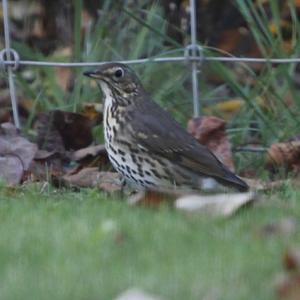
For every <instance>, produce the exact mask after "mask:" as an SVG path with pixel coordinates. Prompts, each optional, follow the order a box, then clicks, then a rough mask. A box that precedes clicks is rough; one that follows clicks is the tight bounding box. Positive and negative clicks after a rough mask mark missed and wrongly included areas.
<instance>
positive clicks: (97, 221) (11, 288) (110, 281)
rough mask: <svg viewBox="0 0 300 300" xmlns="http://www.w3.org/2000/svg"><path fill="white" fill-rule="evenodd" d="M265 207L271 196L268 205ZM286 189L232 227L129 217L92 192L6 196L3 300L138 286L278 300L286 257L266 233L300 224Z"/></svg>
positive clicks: (82, 295) (133, 212)
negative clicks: (269, 227) (290, 222)
mask: <svg viewBox="0 0 300 300" xmlns="http://www.w3.org/2000/svg"><path fill="white" fill-rule="evenodd" d="M264 197H265V196H264ZM299 197H300V190H297V191H293V190H292V189H291V188H290V187H285V188H283V189H282V190H281V191H279V192H277V193H276V194H274V195H273V196H271V197H270V196H268V197H265V198H268V199H267V201H266V202H263V203H261V204H259V205H255V206H253V207H249V208H245V209H243V210H242V211H240V212H239V213H238V214H237V215H236V216H234V217H232V218H230V219H213V218H208V217H205V216H201V215H193V216H187V215H184V214H181V213H179V212H177V211H175V210H173V209H171V208H168V207H163V208H161V209H158V210H154V209H147V208H141V207H130V206H128V205H127V204H126V202H125V201H119V200H113V199H112V198H110V197H108V196H105V195H104V194H101V193H100V192H98V191H95V190H82V191H81V192H80V193H73V192H67V191H64V192H61V191H60V192H57V191H48V192H44V193H40V192H39V190H38V189H37V188H35V187H23V188H20V189H18V190H17V191H10V190H7V189H5V188H2V190H0V199H1V200H0V237H1V238H0V265H1V268H0V294H1V299H5V300H8V299H13V300H17V299H22V300H25V299H51V300H53V299H64V300H65V299H72V300H75V299H113V298H114V297H115V296H116V295H117V294H119V293H120V292H122V291H123V290H125V289H127V288H129V287H132V286H135V287H139V288H143V289H145V290H146V291H148V292H150V293H154V294H157V295H160V296H162V297H163V298H164V299H191V300H192V299H208V298H209V297H212V298H213V299H222V300H224V299H239V300H241V299H247V300H249V299H271V298H273V296H274V286H273V285H274V280H275V277H276V275H278V273H279V272H281V271H282V265H281V259H282V254H283V252H284V250H285V249H286V248H287V247H288V246H289V245H291V244H295V243H298V244H299V243H300V232H299V231H298V232H296V233H295V234H294V235H292V236H290V237H287V236H281V235H273V236H269V237H265V236H261V234H260V232H261V228H262V227H263V226H264V225H266V224H270V223H273V222H275V223H276V222H277V221H278V220H281V219H282V218H285V217H294V218H297V219H299V217H300V204H299V200H298V198H299Z"/></svg>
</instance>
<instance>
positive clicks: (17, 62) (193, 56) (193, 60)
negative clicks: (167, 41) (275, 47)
mask: <svg viewBox="0 0 300 300" xmlns="http://www.w3.org/2000/svg"><path fill="white" fill-rule="evenodd" d="M189 6H190V37H191V38H190V44H189V45H187V46H186V47H185V49H184V51H183V55H181V56H175V57H149V58H143V59H133V60H121V61H119V62H122V63H125V64H143V63H149V62H151V63H162V62H171V63H178V62H188V63H189V64H190V65H191V79H192V95H193V114H194V117H197V116H199V115H200V114H201V99H200V89H199V85H198V82H199V78H198V76H199V73H200V72H199V71H200V69H201V64H202V62H204V61H205V62H213V61H217V62H236V63H269V64H270V63H272V64H290V63H299V62H300V58H294V57H293V58H255V57H235V56H206V55H205V54H204V51H203V48H202V47H201V46H200V45H199V44H198V42H197V28H196V27H197V17H196V1H195V0H190V4H189ZM2 8H3V22H4V43H5V48H4V49H2V51H0V65H1V66H2V69H4V70H5V71H6V72H7V78H8V84H9V92H10V99H11V106H12V111H13V118H14V123H15V126H16V127H17V128H20V120H19V113H18V106H17V96H16V87H15V82H14V72H15V71H17V69H18V67H19V66H42V67H91V66H99V65H101V64H103V63H107V62H108V61H96V62H55V61H51V62H49V61H33V60H23V59H22V58H21V56H20V54H19V53H18V52H17V51H15V50H14V49H12V48H11V41H10V22H9V15H8V11H9V9H8V0H2Z"/></svg>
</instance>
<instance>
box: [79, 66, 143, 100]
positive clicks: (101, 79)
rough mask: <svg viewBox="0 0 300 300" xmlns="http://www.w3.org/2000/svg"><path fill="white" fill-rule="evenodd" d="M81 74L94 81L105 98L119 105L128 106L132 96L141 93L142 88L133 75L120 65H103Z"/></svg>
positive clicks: (128, 69) (129, 70)
mask: <svg viewBox="0 0 300 300" xmlns="http://www.w3.org/2000/svg"><path fill="white" fill-rule="evenodd" d="M83 74H84V75H86V76H88V77H90V78H93V79H95V80H96V81H97V82H98V83H99V84H100V87H101V89H102V91H103V92H104V94H105V95H106V97H112V98H113V100H114V101H117V102H119V104H123V105H125V104H129V102H130V101H131V100H130V99H132V98H133V96H135V95H138V93H139V92H142V91H143V86H142V85H141V83H140V80H139V79H138V77H137V76H136V75H135V73H134V72H133V71H132V70H131V69H130V68H129V67H128V66H127V65H124V64H121V63H105V64H103V65H101V66H100V67H98V68H97V69H95V70H93V71H87V72H84V73H83ZM122 102H123V103H122Z"/></svg>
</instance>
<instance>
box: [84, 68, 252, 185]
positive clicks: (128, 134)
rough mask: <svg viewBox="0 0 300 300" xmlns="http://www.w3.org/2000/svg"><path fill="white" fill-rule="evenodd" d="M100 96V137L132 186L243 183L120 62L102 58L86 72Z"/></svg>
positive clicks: (109, 154) (119, 169) (111, 157)
mask: <svg viewBox="0 0 300 300" xmlns="http://www.w3.org/2000/svg"><path fill="white" fill-rule="evenodd" d="M85 75H87V76H89V77H92V78H95V79H96V80H97V81H98V82H99V84H100V87H101V89H102V91H103V93H104V95H105V103H104V119H103V120H104V121H103V123H104V137H105V146H106V149H107V152H108V156H109V158H110V161H111V163H112V165H113V166H114V168H115V169H116V170H117V171H118V172H119V173H121V174H122V175H123V176H124V178H125V179H126V181H127V182H129V183H130V184H132V185H133V186H134V187H136V188H138V189H146V190H147V189H148V190H170V189H180V190H182V189H183V190H185V189H186V190H190V189H193V190H201V189H202V187H203V185H204V181H205V180H206V179H207V178H209V179H213V180H214V181H216V182H218V183H220V184H222V185H225V186H229V187H232V188H236V189H238V190H240V191H246V190H247V189H248V186H247V184H246V183H245V182H244V181H243V180H241V179H240V178H239V177H237V176H236V175H235V174H233V173H232V172H231V171H230V170H229V169H228V168H227V167H226V166H224V165H223V164H222V163H221V162H220V161H219V160H218V159H217V158H216V156H215V155H214V154H213V153H212V152H211V151H210V150H209V149H208V148H207V147H205V146H203V145H201V144H199V143H198V141H197V140H196V139H194V137H193V136H191V135H190V134H189V133H187V131H186V130H185V129H183V128H182V127H181V126H180V124H179V123H177V122H176V121H175V120H174V119H173V118H172V116H171V115H170V114H169V113H168V112H166V111H165V110H163V109H162V108H161V107H160V106H159V105H158V104H156V103H155V102H154V101H152V99H151V97H150V96H149V95H148V94H147V93H146V92H145V90H144V88H143V86H142V84H141V83H140V81H139V79H138V77H137V76H136V75H135V74H134V72H133V71H132V70H131V69H130V68H129V67H128V66H126V65H123V64H120V63H108V64H103V65H102V66H100V68H99V69H97V70H95V71H91V72H86V73H85Z"/></svg>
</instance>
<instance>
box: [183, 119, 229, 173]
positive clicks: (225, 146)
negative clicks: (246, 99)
mask: <svg viewBox="0 0 300 300" xmlns="http://www.w3.org/2000/svg"><path fill="white" fill-rule="evenodd" d="M225 125H226V123H225V121H224V120H222V119H220V118H217V117H212V116H210V117H199V118H194V119H191V120H190V121H189V122H188V132H189V133H190V134H192V135H193V136H194V137H195V138H196V139H197V140H198V142H199V143H200V144H202V145H205V146H207V147H208V148H209V149H210V150H211V151H212V152H213V153H214V154H215V155H216V156H217V157H218V158H219V159H220V160H221V161H222V162H223V163H224V164H225V165H226V166H227V167H228V168H229V169H231V170H232V171H234V164H233V160H232V152H231V145H230V143H229V140H228V138H227V136H226V133H225Z"/></svg>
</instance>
